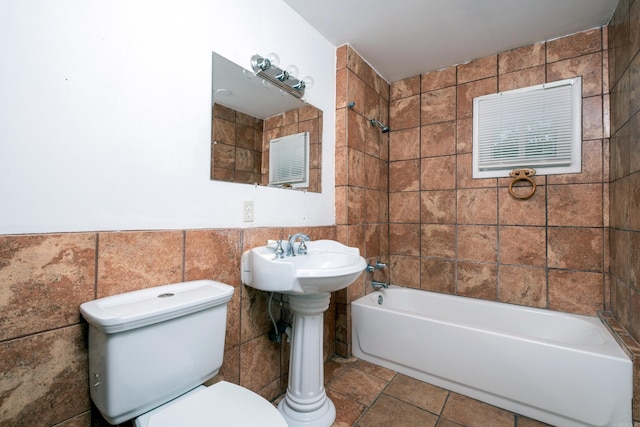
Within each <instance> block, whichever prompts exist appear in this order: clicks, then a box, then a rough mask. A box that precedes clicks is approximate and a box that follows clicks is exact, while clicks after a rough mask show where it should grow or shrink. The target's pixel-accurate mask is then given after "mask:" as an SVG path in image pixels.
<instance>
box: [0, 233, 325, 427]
mask: <svg viewBox="0 0 640 427" xmlns="http://www.w3.org/2000/svg"><path fill="white" fill-rule="evenodd" d="M294 231H304V232H307V233H308V234H309V235H310V236H312V237H313V238H314V239H321V238H327V239H336V228H335V227H313V228H306V229H299V228H296V229H295V230H293V229H284V228H256V229H245V230H242V229H211V230H172V231H129V232H99V233H65V234H44V235H5V236H0V372H1V375H2V377H0V425H3V426H4V425H7V426H14V425H15V426H20V425H24V426H35V425H38V426H49V425H64V426H66V427H72V426H89V425H91V417H92V415H93V417H94V420H93V423H94V425H95V424H97V425H106V423H103V422H102V421H101V417H100V416H99V415H98V414H97V412H96V411H94V412H93V414H92V413H91V411H90V408H91V403H90V398H89V387H88V381H87V370H88V367H87V362H88V361H87V343H86V332H87V328H86V323H85V322H84V321H83V320H82V319H81V316H80V312H79V310H78V307H79V305H80V304H81V303H82V302H84V301H89V300H92V299H94V298H98V297H104V296H109V295H113V294H118V293H122V292H127V291H132V290H136V289H142V288H148V287H151V286H158V285H162V284H167V283H174V282H180V281H186V280H197V279H213V280H218V281H221V282H224V283H227V284H230V285H232V286H234V287H235V288H236V291H235V293H234V296H233V298H232V299H231V301H230V302H229V306H228V308H229V311H228V317H227V319H228V320H227V326H226V328H227V333H226V342H225V358H224V363H223V366H222V368H221V371H220V374H219V375H218V376H217V377H216V378H214V379H213V380H212V381H211V382H215V381H218V380H221V379H225V380H227V381H230V382H234V383H237V384H240V385H242V386H244V387H247V388H249V389H251V390H254V391H256V392H258V393H259V394H261V395H263V396H265V397H266V398H268V399H273V398H275V397H277V396H279V395H280V394H281V393H283V392H284V390H286V381H287V372H288V351H289V347H288V345H287V344H286V343H285V344H284V345H282V346H281V345H279V344H275V343H273V342H270V341H269V340H268V335H267V333H268V331H269V329H270V328H271V321H270V319H269V317H268V314H267V302H268V300H267V294H266V293H265V292H260V291H255V290H253V289H252V288H248V287H245V286H243V285H241V284H240V255H241V253H242V252H243V251H244V250H246V249H248V248H251V247H253V246H257V245H260V244H263V243H264V242H266V240H267V239H273V238H281V237H286V235H287V234H291V233H292V232H294ZM274 314H276V315H277V313H275V310H274ZM334 330H335V304H334V305H333V306H332V307H330V309H329V310H328V311H327V314H326V315H325V349H324V354H325V358H328V357H329V356H331V355H333V354H334V352H335V350H334V340H335V339H334V334H333V331H334Z"/></svg>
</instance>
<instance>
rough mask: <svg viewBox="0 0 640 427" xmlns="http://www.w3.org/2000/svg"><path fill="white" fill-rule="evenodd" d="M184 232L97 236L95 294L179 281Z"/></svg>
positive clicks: (111, 293) (143, 232) (99, 294)
mask: <svg viewBox="0 0 640 427" xmlns="http://www.w3.org/2000/svg"><path fill="white" fill-rule="evenodd" d="M183 247H184V232H182V231H131V232H114V233H100V234H99V236H98V283H97V288H98V295H97V296H98V297H99V298H101V297H105V296H109V295H115V294H121V293H124V292H129V291H134V290H137V289H143V288H149V287H152V286H158V285H165V284H169V283H177V282H181V281H182V269H183V265H182V260H183Z"/></svg>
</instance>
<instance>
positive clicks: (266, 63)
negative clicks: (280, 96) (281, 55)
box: [251, 54, 307, 98]
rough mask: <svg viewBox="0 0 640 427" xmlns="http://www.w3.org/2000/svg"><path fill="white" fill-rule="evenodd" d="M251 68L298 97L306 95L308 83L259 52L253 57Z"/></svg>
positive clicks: (258, 74) (260, 75)
mask: <svg viewBox="0 0 640 427" xmlns="http://www.w3.org/2000/svg"><path fill="white" fill-rule="evenodd" d="M251 68H253V71H254V73H255V74H256V75H257V76H259V77H262V78H263V79H265V80H266V81H268V82H269V83H272V84H273V85H275V86H276V87H278V88H280V89H282V90H284V91H285V92H287V93H289V94H291V95H293V96H295V97H296V98H302V97H303V96H304V90H305V88H306V87H307V85H306V83H305V82H304V81H303V80H299V79H298V78H296V77H294V76H292V75H291V74H290V73H289V72H288V71H285V70H283V69H281V68H279V67H278V66H276V65H275V64H273V62H272V61H270V60H269V59H268V58H264V57H262V56H260V55H257V54H256V55H253V56H252V57H251Z"/></svg>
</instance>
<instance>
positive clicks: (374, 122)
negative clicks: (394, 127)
mask: <svg viewBox="0 0 640 427" xmlns="http://www.w3.org/2000/svg"><path fill="white" fill-rule="evenodd" d="M369 121H370V122H371V125H372V126H378V127H379V128H380V129H382V133H387V132H389V131H390V130H391V129H389V126H385V125H384V123H382V122H381V121H380V120H376V119H371V120H369Z"/></svg>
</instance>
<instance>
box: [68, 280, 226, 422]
mask: <svg viewBox="0 0 640 427" xmlns="http://www.w3.org/2000/svg"><path fill="white" fill-rule="evenodd" d="M232 295H233V287H231V286H229V285H226V284H224V283H220V282H215V281H212V280H197V281H192V282H184V283H176V284H172V285H165V286H158V287H154V288H147V289H142V290H139V291H133V292H128V293H124V294H120V295H114V296H110V297H106V298H101V299H97V300H94V301H89V302H86V303H83V304H82V305H81V306H80V312H81V313H82V316H83V317H84V318H85V319H86V320H87V322H88V323H89V387H90V391H91V399H92V400H93V402H94V403H95V405H96V407H97V408H98V409H99V410H100V412H101V413H102V416H103V417H104V418H105V419H106V420H107V421H108V422H110V423H111V424H119V423H121V422H123V421H126V420H129V419H132V418H135V417H137V416H138V415H140V414H142V413H144V412H147V411H149V410H151V409H153V408H155V407H157V406H160V405H162V404H164V403H165V402H168V401H169V400H171V399H173V398H175V397H177V396H179V395H181V394H183V393H185V392H187V391H189V390H191V389H193V388H195V387H197V386H198V385H200V384H202V383H203V382H205V381H206V380H208V379H209V378H211V377H213V376H214V375H216V374H217V373H218V371H219V370H220V366H221V365H222V359H223V355H224V340H225V330H226V321H227V302H228V301H229V300H230V299H231V296H232Z"/></svg>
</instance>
